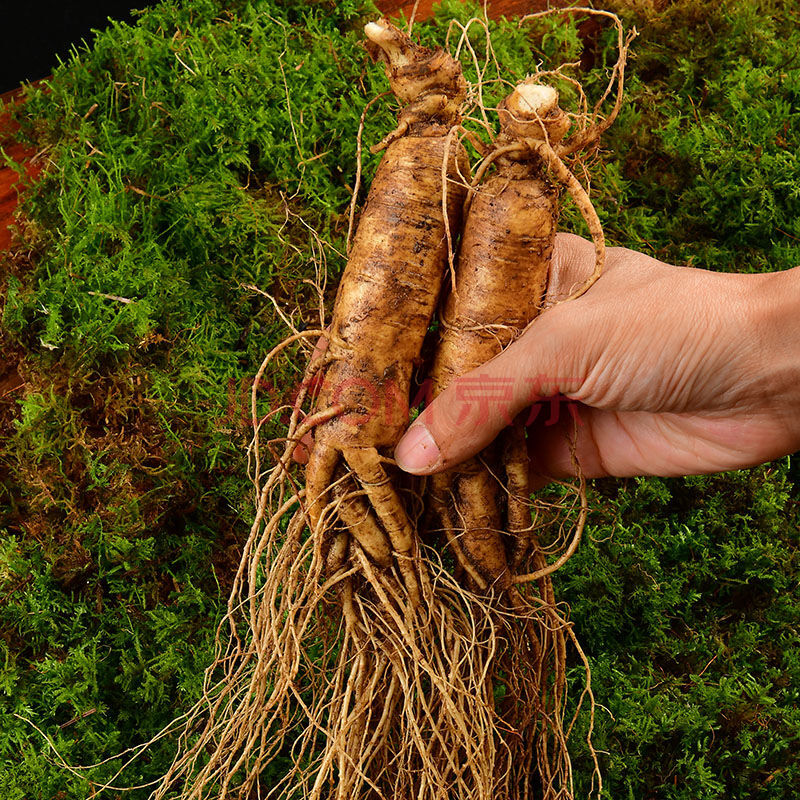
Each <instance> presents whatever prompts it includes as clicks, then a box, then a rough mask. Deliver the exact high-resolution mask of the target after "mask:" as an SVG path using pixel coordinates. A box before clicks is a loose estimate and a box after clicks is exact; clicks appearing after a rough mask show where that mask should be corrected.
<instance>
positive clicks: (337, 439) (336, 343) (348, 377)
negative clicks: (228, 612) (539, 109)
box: [306, 23, 469, 603]
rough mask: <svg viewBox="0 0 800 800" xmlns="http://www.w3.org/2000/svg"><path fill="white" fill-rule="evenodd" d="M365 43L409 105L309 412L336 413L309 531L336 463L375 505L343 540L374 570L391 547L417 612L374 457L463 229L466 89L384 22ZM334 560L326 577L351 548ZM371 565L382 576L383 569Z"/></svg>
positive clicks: (404, 530)
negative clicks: (452, 235) (458, 135)
mask: <svg viewBox="0 0 800 800" xmlns="http://www.w3.org/2000/svg"><path fill="white" fill-rule="evenodd" d="M367 34H368V36H369V37H370V39H371V41H372V43H373V50H374V51H375V52H377V53H378V54H380V56H381V57H382V58H384V60H385V61H386V62H387V72H388V75H389V79H390V82H391V84H392V88H393V90H394V91H395V93H396V94H397V96H398V97H399V98H400V99H402V100H406V101H409V104H408V105H407V106H406V108H405V109H404V110H403V112H402V113H401V116H400V123H399V125H398V128H397V129H396V131H395V132H394V133H393V134H392V135H391V136H390V137H389V138H390V139H391V141H390V143H389V144H388V146H387V148H386V150H385V152H384V155H383V158H382V160H381V163H380V166H379V167H378V171H377V174H376V175H375V178H374V179H373V182H372V186H371V188H370V191H369V195H368V198H367V202H366V205H365V207H364V210H363V212H362V214H361V219H360V221H359V225H358V229H357V231H356V234H355V238H354V241H353V245H352V248H351V251H350V254H349V258H348V262H347V266H346V268H345V271H344V275H343V277H342V281H341V284H340V286H339V291H338V294H337V298H336V303H335V306H334V310H333V319H332V324H331V330H330V336H329V345H328V349H327V352H326V355H325V361H324V364H323V365H322V368H323V370H324V380H323V382H322V390H321V392H320V394H319V397H318V398H317V403H316V409H317V410H318V411H319V410H325V409H330V408H334V407H340V408H341V413H340V414H338V415H337V416H335V417H334V418H333V419H330V420H328V421H326V422H324V423H323V424H321V425H319V426H318V427H317V428H316V430H315V432H314V449H313V452H312V455H311V458H310V461H309V464H308V467H307V471H306V477H307V492H306V503H307V508H308V513H309V518H310V520H311V525H312V528H313V529H316V528H317V526H318V524H319V520H320V517H321V515H322V511H323V509H324V507H325V505H326V503H327V502H328V496H329V492H328V487H329V486H330V484H331V482H332V478H333V475H334V471H335V469H336V467H337V465H338V464H339V463H340V461H341V460H342V459H343V460H344V462H346V464H347V465H348V466H349V467H350V469H352V470H353V472H354V473H355V474H356V476H357V478H358V479H359V481H360V483H361V485H362V487H363V489H364V491H365V492H366V494H367V497H368V499H369V502H370V505H371V507H372V511H371V512H370V514H369V516H368V517H366V518H364V519H363V520H362V523H361V525H360V526H358V527H355V528H354V527H352V526H351V527H350V528H349V531H348V534H346V535H347V536H349V537H352V538H353V539H354V540H355V541H356V542H357V543H358V545H357V546H359V547H362V548H363V549H364V550H365V552H366V553H367V554H368V555H370V556H371V557H373V560H376V559H375V554H376V553H378V552H381V553H385V552H386V551H387V549H390V550H391V551H392V552H393V553H394V554H395V556H396V560H397V566H398V569H399V571H400V573H401V575H402V578H403V581H404V584H405V588H406V590H407V591H408V593H409V596H410V597H411V599H412V601H413V602H415V603H418V602H419V601H420V597H421V594H420V592H421V589H420V580H421V575H420V569H421V567H420V564H419V559H418V555H417V552H416V544H415V543H416V537H415V534H414V531H413V528H412V525H411V523H410V521H409V519H408V516H407V514H406V513H405V511H404V509H403V504H402V503H401V502H400V499H399V497H398V495H397V493H396V492H395V490H394V489H393V488H392V486H391V485H390V483H389V481H388V476H387V474H386V471H385V469H384V466H383V464H382V463H381V454H382V453H390V452H391V449H392V448H393V446H394V444H395V443H396V442H397V440H398V439H399V438H400V436H401V435H402V433H403V431H404V430H405V428H406V426H407V424H408V399H409V387H410V382H411V373H412V369H413V367H414V364H415V361H416V360H417V359H418V357H419V354H420V351H421V348H422V342H423V339H424V337H425V333H426V331H427V328H428V325H429V323H430V320H431V317H432V315H433V312H434V310H435V308H436V303H437V300H438V297H439V291H440V288H441V285H442V279H443V274H444V270H445V267H446V264H447V261H448V241H449V237H448V229H449V231H452V232H457V231H458V228H459V227H460V210H461V206H462V203H463V200H464V195H465V188H464V182H465V178H464V176H467V175H468V173H469V167H468V163H467V161H466V155H465V153H464V151H463V149H462V148H461V147H460V146H459V145H457V144H456V140H455V138H454V137H453V136H452V129H453V127H454V126H455V125H456V124H457V122H458V109H459V105H460V103H461V102H462V100H463V96H464V88H465V85H464V81H463V78H462V77H461V72H460V67H459V65H458V63H457V62H455V61H454V60H453V59H452V58H450V57H449V56H448V55H446V54H445V53H444V52H443V51H440V50H439V51H433V52H432V51H429V50H426V49H425V48H420V47H418V46H416V45H414V44H413V43H412V42H411V41H410V40H409V39H408V37H407V36H405V35H404V34H402V33H401V32H400V31H398V30H397V29H395V28H393V27H392V26H389V25H387V24H385V23H383V24H378V23H373V24H371V25H368V26H367ZM443 179H444V183H443ZM443 193H444V197H443ZM382 539H383V542H381V540H382ZM336 552H337V555H336V557H335V558H334V559H333V562H332V563H331V565H330V566H331V569H332V570H335V569H336V568H338V567H339V566H341V559H342V558H343V557H344V556H345V554H346V552H347V548H345V547H339V548H338V549H337V550H336ZM336 559H338V560H339V562H340V563H336ZM377 563H378V564H379V565H380V566H387V564H386V562H385V559H384V560H381V559H377Z"/></svg>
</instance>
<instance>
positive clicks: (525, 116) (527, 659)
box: [430, 83, 570, 798]
mask: <svg viewBox="0 0 800 800" xmlns="http://www.w3.org/2000/svg"><path fill="white" fill-rule="evenodd" d="M500 119H501V126H502V128H501V133H500V135H499V136H498V138H497V141H496V143H495V153H496V154H498V155H497V157H496V158H494V159H492V163H493V166H494V171H493V172H492V173H491V174H490V175H489V177H487V178H486V179H485V180H483V182H481V183H479V184H478V186H477V187H476V189H475V192H474V195H473V196H472V198H471V203H470V206H469V212H468V214H467V217H466V219H465V222H464V229H463V234H462V241H461V246H460V248H459V253H458V265H457V269H456V280H455V286H454V287H453V288H452V290H451V292H450V294H449V296H448V298H447V300H446V302H445V305H444V310H443V312H442V314H441V319H442V332H441V336H440V342H439V346H438V349H437V351H436V354H435V358H434V362H433V367H432V371H431V379H432V384H433V385H432V392H433V395H434V396H436V395H438V394H439V393H441V392H442V391H443V390H444V389H445V388H447V387H448V386H450V385H451V384H452V383H453V382H454V381H455V382H458V381H459V380H461V381H462V382H461V384H460V385H459V384H458V383H457V384H456V385H457V387H458V389H460V391H458V392H457V394H459V395H460V396H461V400H462V403H463V406H464V408H465V409H466V410H467V412H468V414H469V417H470V418H469V419H465V420H464V422H465V423H466V424H480V415H481V413H482V411H483V413H486V411H487V410H488V404H489V403H494V404H502V403H503V402H504V400H507V399H510V397H511V396H512V387H511V386H508V385H505V384H503V383H502V382H497V383H491V384H488V383H486V382H485V380H482V378H481V376H480V372H478V373H477V374H476V373H474V372H472V371H473V370H476V368H478V367H480V365H481V364H483V363H485V362H486V361H488V360H490V359H491V358H493V357H494V356H496V355H497V354H498V353H500V352H501V350H502V349H503V348H504V347H506V346H507V345H508V344H509V343H510V342H511V341H513V340H514V339H515V338H516V337H517V336H518V335H519V334H520V333H521V332H522V331H523V330H524V329H525V328H526V327H527V326H528V325H529V324H530V323H531V321H532V320H533V319H534V318H535V317H536V316H537V314H538V313H539V311H540V310H541V307H542V303H543V300H544V296H545V292H546V288H547V281H548V273H549V269H550V262H551V258H552V253H553V244H554V240H555V234H556V225H557V219H558V212H559V197H560V193H561V187H560V186H559V185H558V183H557V182H555V181H553V180H551V178H550V177H549V175H550V169H549V166H550V164H549V161H548V159H547V158H546V157H545V156H544V155H543V154H542V152H540V150H539V144H541V145H542V146H543V147H546V148H547V151H546V152H550V153H552V152H554V151H553V147H554V146H556V143H557V142H558V141H559V140H560V139H561V138H562V137H563V136H564V134H565V133H566V131H567V129H568V128H569V125H570V123H569V120H568V118H567V117H566V115H565V114H564V113H563V112H562V111H561V110H560V109H559V107H558V95H557V93H556V92H555V90H553V89H551V88H549V87H545V86H540V85H537V84H532V83H523V84H521V85H520V86H518V87H517V89H516V90H515V91H514V92H513V93H512V94H511V95H510V96H509V97H507V98H506V99H505V100H504V101H503V103H502V105H501V109H500ZM467 372H472V375H471V376H470V378H469V379H462V378H461V376H462V375H464V374H465V373H467ZM530 391H531V395H532V400H533V399H535V397H534V395H535V392H536V387H535V386H533V385H532V386H531V387H530ZM513 394H518V391H517V392H514V393H513ZM508 422H509V423H510V427H509V428H508V429H507V430H506V431H505V433H504V434H503V435H502V436H501V439H500V441H499V442H498V443H497V445H495V446H492V447H489V448H487V449H486V450H485V451H484V452H482V453H481V454H479V455H478V456H476V457H474V458H471V459H469V460H468V461H467V462H465V463H462V464H459V465H458V466H456V467H455V468H452V469H450V470H448V471H446V472H443V473H440V474H437V475H434V476H433V477H432V478H431V479H430V507H431V511H432V513H431V515H430V516H431V517H432V518H433V519H434V520H436V522H435V523H434V524H437V525H438V528H439V530H440V531H442V532H443V534H444V538H445V539H446V541H447V543H448V545H449V547H450V549H451V551H452V552H453V554H454V559H455V562H456V565H457V567H458V570H459V573H460V579H461V581H462V583H463V584H464V585H465V586H467V587H468V588H469V589H471V590H472V591H475V592H477V593H478V594H487V595H489V598H490V602H494V603H496V608H497V609H498V612H500V613H498V616H497V624H498V627H500V628H502V629H503V630H504V641H505V642H506V644H505V646H504V647H502V648H501V649H500V650H498V652H497V653H496V654H495V656H494V659H493V663H492V668H491V670H490V673H491V674H494V675H496V680H497V681H498V683H500V684H502V685H503V686H504V695H505V699H504V701H503V702H502V703H500V704H498V707H497V714H498V718H500V719H502V723H500V724H498V726H497V730H498V734H499V735H500V736H501V738H502V741H503V745H502V746H499V747H497V754H498V761H497V765H496V775H497V785H496V787H495V791H497V792H499V793H501V794H502V795H503V796H504V797H509V798H512V797H526V796H527V794H526V792H527V791H528V789H527V788H526V787H529V786H530V780H531V777H530V776H531V773H532V772H535V774H537V775H538V780H539V782H540V787H541V795H542V796H543V797H545V798H555V797H562V796H568V795H566V794H562V792H564V791H567V790H568V787H569V780H570V777H569V769H570V767H569V754H568V752H567V750H566V744H565V740H566V736H565V734H564V731H563V728H562V718H563V714H564V693H565V689H566V663H565V662H566V638H567V634H566V632H565V631H566V623H565V622H564V620H563V619H561V617H560V616H559V615H558V613H557V612H556V609H555V599H554V594H553V590H552V585H551V583H550V579H549V577H546V576H545V577H543V578H542V579H541V580H539V582H538V589H539V597H538V598H537V599H535V600H532V599H531V598H529V597H527V596H524V595H523V594H522V593H521V592H520V590H519V588H518V587H517V586H516V584H515V581H514V579H515V572H516V570H517V569H518V568H519V567H520V565H521V564H523V563H524V562H525V561H526V558H527V556H528V555H529V554H530V555H531V556H532V559H533V563H534V565H535V567H536V568H537V569H540V568H544V567H545V559H544V555H543V553H542V552H541V549H540V548H539V546H538V543H537V541H536V537H535V535H534V520H533V516H532V506H531V500H530V491H529V481H528V456H527V443H526V439H525V428H524V424H523V421H522V420H517V421H514V422H513V424H511V423H512V420H511V419H509V420H508ZM491 598H494V600H492V599H491ZM500 731H508V732H510V733H507V734H500ZM534 765H535V766H536V770H533V769H532V768H533V766H534Z"/></svg>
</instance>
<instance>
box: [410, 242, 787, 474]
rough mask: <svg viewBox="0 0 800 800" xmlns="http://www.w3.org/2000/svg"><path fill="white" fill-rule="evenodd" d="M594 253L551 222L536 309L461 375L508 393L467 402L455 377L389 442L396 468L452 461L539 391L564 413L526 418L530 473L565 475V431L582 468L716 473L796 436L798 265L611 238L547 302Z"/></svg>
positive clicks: (418, 470) (779, 451) (762, 456)
mask: <svg viewBox="0 0 800 800" xmlns="http://www.w3.org/2000/svg"><path fill="white" fill-rule="evenodd" d="M593 265H594V250H593V246H592V244H591V243H590V242H587V241H585V240H583V239H581V238H580V237H578V236H574V235H571V234H559V236H558V237H557V240H556V247H555V251H554V255H553V263H552V270H551V278H550V283H549V287H548V294H547V299H546V306H547V307H546V309H545V310H544V311H543V312H542V314H541V315H540V316H539V317H537V319H536V320H534V322H533V323H532V324H531V325H530V326H529V328H528V329H527V330H526V331H525V333H524V334H523V335H522V336H520V338H519V339H518V340H517V341H516V342H514V343H512V344H511V345H510V346H509V347H508V348H507V349H506V350H505V351H504V352H502V353H501V354H500V355H498V356H497V357H496V358H494V359H492V360H491V361H489V362H488V363H487V364H485V365H483V366H482V367H480V368H478V369H477V370H474V371H473V372H471V373H468V375H467V376H465V377H467V378H469V379H471V380H472V381H477V379H478V378H480V379H481V380H484V381H486V382H487V385H494V386H497V385H498V381H499V382H501V383H502V382H505V383H503V385H504V386H508V387H510V388H509V402H508V403H505V404H503V405H501V404H496V403H495V404H491V403H490V404H488V408H487V404H484V405H483V406H482V407H481V408H480V412H481V413H480V414H478V413H477V411H478V407H477V406H476V405H475V402H474V401H473V402H472V405H473V407H472V408H470V406H469V401H468V400H464V399H462V398H461V397H459V395H460V394H464V393H463V392H462V393H460V392H459V391H458V387H457V383H458V382H457V381H456V382H454V384H453V385H451V386H450V387H448V388H447V389H446V390H445V391H444V392H442V394H440V395H439V397H437V398H436V399H435V400H434V401H433V402H432V403H431V405H430V406H428V407H427V408H426V409H425V410H424V411H423V412H422V414H420V416H419V417H418V419H417V420H415V421H414V423H413V424H412V425H411V427H410V428H409V430H408V431H407V432H406V434H405V435H404V436H403V438H402V439H401V440H400V442H399V443H398V445H397V447H396V449H395V457H396V459H397V462H398V464H399V465H400V466H401V467H402V468H403V469H405V470H406V471H408V472H412V473H415V474H430V473H434V472H440V471H442V470H444V469H447V468H449V467H452V466H454V465H456V464H458V463H460V462H461V461H463V460H465V459H467V458H469V457H470V456H471V455H474V454H475V453H477V452H479V451H480V450H482V449H483V448H484V447H485V446H486V445H487V444H489V443H490V442H491V441H492V440H493V439H494V438H495V436H497V434H498V433H499V432H500V431H501V429H502V428H503V427H505V426H506V425H507V424H508V422H509V418H510V417H513V416H515V415H516V414H518V413H519V412H520V411H522V410H523V409H525V408H526V407H528V406H530V405H531V403H532V402H534V401H536V400H538V399H542V398H546V397H549V396H551V395H561V396H562V397H563V398H564V399H566V400H569V401H575V404H574V405H573V410H574V412H575V413H574V414H565V413H561V414H560V416H559V418H558V420H557V421H556V422H555V423H552V422H551V424H548V421H547V417H548V416H549V415H548V414H539V415H538V416H536V419H535V420H534V422H533V424H532V425H531V426H530V427H529V428H528V442H529V451H530V457H531V472H532V479H533V481H534V483H536V484H539V485H541V484H543V483H546V482H547V480H548V479H550V478H558V477H568V476H571V475H574V473H575V469H574V466H573V463H572V457H571V454H570V437H571V436H572V435H573V431H575V432H576V438H575V453H576V456H577V459H578V461H579V463H580V467H581V470H582V472H583V474H584V475H585V476H586V477H602V476H607V475H615V476H630V475H662V476H669V475H690V474H700V473H709V472H718V471H722V470H727V469H736V468H741V467H748V466H753V465H755V464H759V463H762V462H764V461H768V460H770V459H773V458H777V457H779V456H782V455H785V454H788V453H791V452H794V451H795V450H797V449H798V448H800V414H798V410H800V314H799V313H798V311H800V268H796V269H793V270H788V271H786V272H780V273H769V274H763V275H742V274H724V273H714V272H708V271H706V270H700V269H693V268H689V267H676V266H671V265H669V264H664V263H662V262H660V261H656V260H655V259H653V258H650V257H649V256H646V255H643V254H641V253H637V252H634V251H632V250H626V249H624V248H619V247H614V248H609V249H608V251H607V260H606V269H605V272H604V273H603V275H602V276H601V277H600V279H599V280H598V281H597V283H596V284H595V285H594V286H593V287H592V288H591V289H590V290H589V291H588V292H587V293H586V294H584V295H583V296H582V297H580V298H578V299H576V300H571V301H568V302H564V303H561V304H558V303H557V301H558V300H559V298H563V297H566V296H567V295H568V294H569V293H570V292H571V291H572V290H573V289H574V288H575V287H576V286H579V285H580V284H581V283H582V282H583V280H585V278H586V277H587V276H588V275H589V274H590V273H591V270H592V267H593ZM473 385H474V384H473ZM532 390H533V392H534V394H533V395H532ZM478 417H483V418H482V419H479V418H478Z"/></svg>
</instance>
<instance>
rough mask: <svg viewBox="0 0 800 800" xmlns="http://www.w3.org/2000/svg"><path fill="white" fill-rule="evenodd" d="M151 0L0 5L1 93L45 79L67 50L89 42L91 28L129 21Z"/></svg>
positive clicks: (6, 1) (14, 0) (1, 0)
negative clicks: (133, 11)
mask: <svg viewBox="0 0 800 800" xmlns="http://www.w3.org/2000/svg"><path fill="white" fill-rule="evenodd" d="M154 4H155V0H106V2H101V0H67V1H66V2H61V3H58V2H54V3H42V2H37V1H36V0H0V92H6V91H8V90H9V89H15V88H16V87H18V86H19V85H20V83H22V82H23V81H33V80H37V79H39V78H45V77H47V76H48V75H50V74H51V73H52V71H53V67H55V65H56V64H57V60H56V56H60V57H61V58H62V59H63V60H66V58H67V57H68V56H69V52H70V45H72V44H75V45H78V46H80V45H81V40H82V39H85V40H86V41H87V42H91V39H92V34H91V30H92V28H97V29H103V28H105V27H107V25H108V18H109V17H111V18H112V19H126V20H130V19H131V16H130V13H129V12H130V9H132V8H146V7H147V6H150V5H154Z"/></svg>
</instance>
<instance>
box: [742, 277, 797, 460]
mask: <svg viewBox="0 0 800 800" xmlns="http://www.w3.org/2000/svg"><path fill="white" fill-rule="evenodd" d="M752 277H753V278H756V276H752ZM756 279H757V280H758V283H759V285H758V287H757V289H756V291H755V292H754V295H751V299H750V302H751V304H752V307H753V309H754V314H753V319H754V322H755V326H756V331H757V335H758V337H759V339H760V340H761V343H762V348H761V349H762V353H763V358H762V363H761V365H760V373H761V379H762V380H763V383H764V385H763V390H764V397H765V400H766V401H767V403H768V405H769V407H770V410H771V412H772V413H773V414H774V415H775V418H776V421H778V422H780V424H781V425H782V427H784V429H785V430H786V433H787V437H788V441H787V452H789V451H791V452H794V451H795V450H797V449H800V267H795V268H794V269H790V270H785V271H782V272H772V273H768V274H765V275H760V276H757V278H756Z"/></svg>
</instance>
